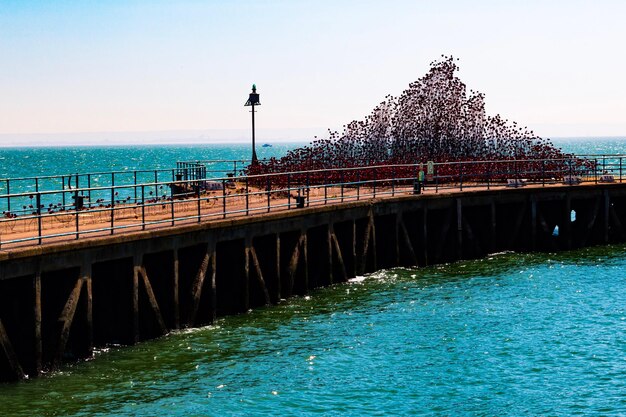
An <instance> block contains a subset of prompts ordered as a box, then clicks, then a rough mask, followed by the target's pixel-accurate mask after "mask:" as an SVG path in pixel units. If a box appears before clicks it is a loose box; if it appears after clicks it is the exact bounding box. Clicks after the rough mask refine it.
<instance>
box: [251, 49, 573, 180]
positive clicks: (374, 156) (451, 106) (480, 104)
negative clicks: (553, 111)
mask: <svg viewBox="0 0 626 417" xmlns="http://www.w3.org/2000/svg"><path fill="white" fill-rule="evenodd" d="M458 69H459V67H458V65H457V63H456V60H455V59H454V58H453V57H447V56H442V59H441V60H440V61H435V62H432V63H431V67H430V70H429V72H428V73H427V74H426V75H425V76H423V77H422V78H420V79H418V80H417V81H415V82H413V83H411V84H409V87H408V88H407V89H406V90H405V91H404V92H402V94H400V96H399V97H393V96H391V95H388V96H387V97H386V98H385V100H384V101H383V102H382V103H380V104H379V105H378V106H376V108H374V110H373V111H372V113H371V114H370V115H368V116H366V117H365V119H363V120H358V121H353V122H351V123H349V124H347V125H345V126H344V128H343V132H341V133H339V132H336V131H335V132H333V131H329V136H328V138H327V139H319V140H315V141H313V142H312V143H311V144H310V145H308V146H305V147H301V148H298V149H294V150H292V151H289V152H288V153H287V154H286V155H285V156H284V157H282V158H272V159H269V160H266V161H263V162H259V163H258V164H254V165H251V166H250V167H249V168H248V171H247V173H248V174H265V173H279V172H295V171H304V170H328V169H334V168H350V167H362V166H373V165H378V166H381V165H382V166H384V165H397V164H416V163H425V162H426V161H434V162H455V161H496V160H499V161H502V160H505V161H506V160H517V161H520V160H559V159H565V158H569V157H571V155H566V154H564V153H563V152H562V151H561V150H560V149H558V148H556V147H555V146H554V145H552V143H551V142H550V141H548V140H544V139H542V138H540V137H538V136H537V135H535V134H534V133H533V132H532V131H531V130H529V129H528V128H527V127H521V126H518V125H517V123H515V122H509V121H508V120H505V119H503V118H502V117H500V116H499V115H496V116H488V115H486V112H485V97H484V95H483V94H482V93H479V92H475V91H472V90H470V92H469V94H468V93H467V88H466V86H465V84H464V83H463V82H462V81H461V80H460V79H459V78H458V77H457V76H456V74H455V73H456V72H457V71H458ZM472 166H473V167H474V168H473V169H475V170H477V171H480V170H481V169H484V167H482V168H481V167H480V165H472ZM331 175H332V174H331ZM343 175H344V176H345V175H356V174H350V172H345V173H344V174H343ZM283 182H284V179H283Z"/></svg>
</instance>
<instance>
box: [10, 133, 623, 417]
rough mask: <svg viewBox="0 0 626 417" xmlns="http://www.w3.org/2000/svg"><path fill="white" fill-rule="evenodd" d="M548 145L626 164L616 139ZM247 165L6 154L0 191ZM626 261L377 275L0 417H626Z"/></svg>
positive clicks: (495, 264) (55, 381)
mask: <svg viewBox="0 0 626 417" xmlns="http://www.w3.org/2000/svg"><path fill="white" fill-rule="evenodd" d="M554 143H555V144H557V145H558V146H562V147H563V149H564V150H565V151H567V152H573V153H626V141H625V140H619V139H614V138H606V139H594V140H592V139H587V140H585V139H576V140H566V139H563V140H555V141H554ZM289 146H295V144H291V145H285V148H282V149H279V148H278V147H277V146H276V145H275V146H274V147H273V148H263V150H265V151H267V152H277V154H279V152H284V151H285V150H286V149H287V148H288V147H289ZM260 151H261V149H260ZM247 153H248V149H247V147H245V146H243V145H241V146H239V145H238V146H233V147H228V146H225V147H222V148H220V147H217V146H206V147H195V146H194V147H184V146H182V147H181V146H173V147H155V148H148V147H119V148H98V149H94V148H72V149H53V148H39V149H32V150H27V149H8V150H7V149H0V158H4V159H0V177H2V176H3V175H6V174H4V173H5V172H14V171H15V172H18V169H19V172H21V174H20V175H22V176H29V175H39V174H40V173H41V172H42V171H41V170H42V169H43V170H44V171H43V172H45V170H47V169H48V168H50V167H55V166H59V167H61V166H63V167H64V166H65V165H62V164H64V162H62V161H64V160H65V159H67V157H68V155H73V156H74V157H76V158H77V159H80V158H83V161H84V162H82V163H81V164H78V165H74V166H72V169H69V170H68V171H67V172H86V171H95V170H100V169H103V170H110V169H117V168H115V167H118V166H119V167H120V168H121V167H122V166H121V165H115V164H120V163H121V162H120V161H125V160H133V161H134V162H133V164H134V165H132V166H131V167H130V168H129V169H143V168H154V167H168V168H169V167H171V166H172V164H174V162H175V160H177V159H187V160H194V159H220V158H226V159H237V158H246V157H247ZM259 153H260V152H259ZM218 154H219V155H224V156H223V157H219V156H214V155H218ZM29 155H30V157H29V158H24V156H29ZM81 155H82V156H81ZM111 155H114V156H111ZM166 155H168V156H167V157H166ZM226 155H228V156H226ZM231 155H241V156H231ZM260 156H261V155H260ZM24 160H31V161H30V162H27V163H25V164H24ZM5 161H9V162H5ZM42 161H46V162H45V163H44V162H42ZM54 161H57V162H54ZM59 161H61V162H59ZM31 162H32V163H31ZM7 164H10V165H7ZM59 164H61V165H59ZM18 167H19V168H18ZM34 167H37V168H36V169H35V168H34ZM61 172H63V170H62V171H61ZM625 250H626V246H623V245H620V246H607V247H595V248H587V249H584V250H578V251H572V252H564V253H559V254H516V253H502V254H494V255H491V256H489V257H487V258H485V259H482V260H475V261H463V262H457V263H453V264H447V265H440V266H432V267H428V268H412V269H404V268H397V269H391V270H384V271H379V272H377V273H374V274H371V275H368V276H366V277H359V278H358V279H355V280H353V281H351V282H350V283H347V284H342V285H336V286H333V287H330V288H325V289H320V290H317V291H314V292H312V293H311V294H310V295H309V296H307V297H298V298H293V299H290V300H288V301H286V302H284V303H282V304H280V305H278V306H273V307H268V308H262V309H259V310H255V311H252V312H250V313H248V314H244V315H240V316H235V317H227V318H223V319H220V320H219V321H218V322H217V323H216V325H214V326H209V327H205V328H200V329H193V330H188V331H182V332H176V333H171V334H169V335H167V336H164V337H162V338H160V339H157V340H153V341H148V342H144V343H141V344H139V345H137V346H131V347H110V348H106V349H103V350H101V351H99V353H98V354H97V355H96V359H95V360H91V361H87V362H82V363H78V364H72V365H67V366H65V367H64V368H63V369H62V370H61V371H60V372H56V373H52V374H48V375H45V376H43V377H42V378H37V379H32V380H27V381H23V382H19V383H15V384H5V385H0V416H163V415H167V416H220V417H221V416H266V415H278V414H280V415H286V416H290V415H293V416H314V415H324V416H363V415H368V416H376V415H425V416H451V415H454V416H504V415H507V416H540V415H541V416H544V415H545V416H573V415H584V416H599V415H606V416H619V415H626V274H624V271H625V270H626V252H625Z"/></svg>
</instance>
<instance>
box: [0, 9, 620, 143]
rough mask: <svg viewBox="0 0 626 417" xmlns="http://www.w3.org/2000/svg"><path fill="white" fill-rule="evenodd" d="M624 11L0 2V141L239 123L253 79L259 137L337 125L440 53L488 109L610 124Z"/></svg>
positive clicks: (570, 128) (582, 128) (540, 120)
mask: <svg viewBox="0 0 626 417" xmlns="http://www.w3.org/2000/svg"><path fill="white" fill-rule="evenodd" d="M625 18H626V2H624V1H617V0H615V1H611V0H599V1H595V2H591V1H576V0H569V1H533V0H526V1H495V0H494V1H489V0H474V1H453V0H439V1H419V0H414V1H393V0H391V1H380V0H378V1H340V0H335V1H325V0H317V1H293V0H290V1H287V0H282V1H281V0H254V1H249V0H241V1H226V0H224V1H211V0H205V1H190V0H189V1H156V0H152V1H116V0H108V1H87V0H83V1H60V0H59V1H28V0H21V1H7V0H0V57H1V61H0V134H3V135H2V136H1V137H0V141H2V140H6V138H7V137H8V136H7V134H11V135H13V134H24V133H60V132H109V131H131V132H134V131H137V132H139V131H160V130H207V129H248V128H249V119H250V115H249V113H248V111H247V110H248V109H247V108H244V107H243V103H244V102H245V101H246V98H247V94H248V93H249V91H250V85H251V84H252V83H253V82H254V83H256V84H257V86H258V89H259V93H260V94H261V103H262V106H261V107H260V108H259V113H258V130H259V132H260V135H263V133H262V132H263V130H264V129H265V130H266V131H271V129H284V128H286V129H308V128H320V129H324V128H339V127H341V126H342V125H343V124H345V123H347V122H349V121H351V120H353V119H360V118H362V117H363V116H365V115H366V114H368V113H369V112H370V110H371V109H372V107H373V106H374V105H376V104H377V103H379V102H380V101H382V100H383V98H384V96H385V95H386V94H394V95H397V94H399V93H400V92H401V91H402V90H403V89H404V88H405V87H406V86H407V85H408V84H409V83H410V82H411V81H414V80H416V79H417V78H419V77H421V76H422V75H423V74H424V73H425V72H426V71H427V70H428V65H429V63H430V62H431V61H432V60H434V59H437V58H438V57H439V56H440V55H441V54H452V55H454V56H455V57H458V58H460V66H461V72H460V74H459V75H460V77H461V78H462V79H463V80H464V81H465V83H466V84H467V85H468V87H469V88H470V89H474V90H478V91H481V92H483V93H485V94H486V102H487V111H488V113H489V114H494V113H500V114H502V115H503V116H504V117H506V118H509V119H511V120H516V121H517V122H518V123H521V124H522V125H528V126H529V127H531V128H533V129H535V131H536V133H538V134H539V135H540V136H544V137H556V136H586V135H626V79H625V77H624V74H625V73H626V54H625V53H624V42H626V25H624V19H625ZM11 135H9V136H11ZM2 138H4V139H2ZM0 145H1V143H0Z"/></svg>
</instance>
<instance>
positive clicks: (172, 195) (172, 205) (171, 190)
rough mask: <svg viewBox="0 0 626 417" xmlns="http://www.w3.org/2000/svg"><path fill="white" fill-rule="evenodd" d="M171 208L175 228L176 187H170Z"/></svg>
mask: <svg viewBox="0 0 626 417" xmlns="http://www.w3.org/2000/svg"><path fill="white" fill-rule="evenodd" d="M173 174H174V170H172V175H173ZM170 207H171V208H170V210H171V212H172V226H174V223H175V220H174V219H175V218H176V216H175V214H174V211H175V208H174V187H170Z"/></svg>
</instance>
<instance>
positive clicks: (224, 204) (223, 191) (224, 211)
mask: <svg viewBox="0 0 626 417" xmlns="http://www.w3.org/2000/svg"><path fill="white" fill-rule="evenodd" d="M222 218H224V219H225V218H226V180H225V179H222Z"/></svg>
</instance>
